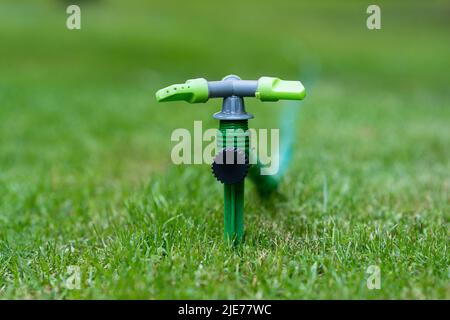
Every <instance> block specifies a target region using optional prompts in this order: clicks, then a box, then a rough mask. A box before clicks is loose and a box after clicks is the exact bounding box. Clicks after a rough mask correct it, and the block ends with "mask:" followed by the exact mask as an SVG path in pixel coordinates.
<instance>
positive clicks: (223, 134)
mask: <svg viewBox="0 0 450 320" xmlns="http://www.w3.org/2000/svg"><path fill="white" fill-rule="evenodd" d="M305 95H306V92H305V88H304V87H303V85H302V84H301V82H300V81H284V80H280V79H278V78H272V77H261V78H259V80H241V79H240V78H239V77H238V76H235V75H229V76H226V77H225V78H224V79H223V80H221V81H207V80H206V79H203V78H198V79H191V80H188V81H186V82H185V83H183V84H174V85H171V86H169V87H166V88H163V89H161V90H159V91H158V92H156V100H158V102H165V101H187V102H189V103H201V102H206V101H208V99H210V98H223V103H222V110H221V111H220V112H217V113H215V114H214V118H216V119H218V120H220V126H219V132H218V137H217V144H218V147H219V149H220V151H219V152H218V154H217V155H216V157H215V159H214V162H213V163H212V165H211V167H212V173H213V175H214V176H215V177H216V178H217V180H218V181H220V182H221V183H223V184H224V231H225V238H226V239H227V240H229V241H232V242H233V243H234V244H238V243H240V242H241V241H242V240H243V237H244V179H245V177H246V176H247V174H249V175H250V178H252V180H253V181H254V182H255V183H256V184H257V185H256V186H257V188H258V190H259V191H260V193H265V194H267V193H270V192H272V191H273V190H275V189H276V187H277V185H278V180H277V179H274V178H273V177H272V176H269V175H260V173H259V172H260V170H258V168H259V166H260V165H259V164H256V165H254V166H252V167H250V164H249V161H248V160H249V145H250V141H249V134H248V119H251V118H253V115H251V114H249V113H247V112H246V111H245V106H244V99H243V98H244V97H254V98H257V99H259V100H261V101H278V100H302V99H304V98H305ZM230 131H231V133H230ZM230 158H231V159H236V161H234V160H233V162H231V163H229V162H228V159H230ZM225 159H227V160H226V161H224V160H225ZM250 169H252V170H250Z"/></svg>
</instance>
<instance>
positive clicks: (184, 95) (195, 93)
mask: <svg viewBox="0 0 450 320" xmlns="http://www.w3.org/2000/svg"><path fill="white" fill-rule="evenodd" d="M156 100H157V101H158V102H165V101H187V102H189V103H197V102H206V101H208V82H207V81H206V79H203V78H198V79H191V80H188V81H186V83H183V84H173V85H171V86H169V87H166V88H163V89H161V90H158V92H156Z"/></svg>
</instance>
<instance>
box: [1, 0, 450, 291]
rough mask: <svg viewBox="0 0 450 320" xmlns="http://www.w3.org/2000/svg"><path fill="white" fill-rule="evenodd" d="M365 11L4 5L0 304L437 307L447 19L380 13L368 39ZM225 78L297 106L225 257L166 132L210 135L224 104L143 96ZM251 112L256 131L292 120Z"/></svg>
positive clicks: (203, 197)
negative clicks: (287, 85) (277, 91)
mask: <svg viewBox="0 0 450 320" xmlns="http://www.w3.org/2000/svg"><path fill="white" fill-rule="evenodd" d="M69 3H75V4H79V5H80V7H81V11H82V12H81V19H82V22H81V23H82V29H81V30H67V28H66V19H67V17H68V15H67V14H66V7H67V5H68V4H69ZM369 4H372V2H370V3H369V2H365V1H345V2H342V1H314V2H304V1H159V0H152V1H137V0H132V1H114V0H97V1H82V2H80V1H72V2H68V1H56V0H54V1H10V0H3V1H1V3H0V123H1V124H0V297H1V298H151V299H158V298H296V299H303V298H375V299H376V298H445V297H446V298H448V297H449V290H450V289H449V285H448V276H449V269H448V266H449V254H448V251H447V247H448V239H449V238H448V236H449V229H448V226H449V225H448V223H449V209H450V201H449V200H450V199H449V194H450V192H449V187H450V161H449V159H450V108H449V107H450V106H449V101H450V99H449V98H450V92H449V89H448V86H449V81H450V76H449V70H450V59H449V57H450V41H449V31H450V30H449V28H450V6H449V4H448V2H447V1H395V2H392V1H377V3H376V4H378V5H379V6H380V7H381V18H382V29H381V30H374V31H371V30H368V29H367V28H366V19H367V17H368V15H367V14H366V8H367V6H368V5H369ZM230 73H234V74H238V75H240V76H241V77H242V78H245V79H257V78H259V77H260V76H262V75H268V76H276V77H280V78H282V79H299V80H304V81H305V83H306V84H307V90H308V96H307V99H306V100H305V102H304V103H303V104H302V105H301V107H300V106H299V109H298V111H296V113H295V115H296V117H295V118H294V119H293V120H295V123H296V131H295V146H294V149H293V161H292V165H291V167H290V169H289V171H288V172H287V174H286V177H285V179H284V181H283V183H282V185H281V189H280V194H279V195H277V196H276V197H274V198H271V199H268V200H267V199H266V201H262V200H261V199H259V198H258V196H257V194H256V193H255V190H254V189H253V187H252V186H251V184H248V186H249V187H248V188H247V190H246V193H247V194H246V197H247V198H246V201H247V202H246V226H247V240H246V244H245V245H244V246H243V247H242V248H240V249H239V250H230V249H229V248H227V247H225V246H223V243H222V220H221V219H222V191H221V186H220V185H219V184H218V183H216V182H215V180H214V179H213V177H212V176H211V175H210V171H209V170H208V167H207V166H205V165H199V166H182V167H177V166H174V165H173V164H172V163H171V161H170V150H171V148H172V146H173V143H171V141H170V135H171V132H172V131H173V130H174V129H176V128H181V127H184V128H187V129H190V130H192V128H193V121H194V120H202V121H203V125H204V128H208V127H216V126H217V123H216V121H215V120H214V119H212V117H211V116H212V114H213V113H214V112H216V111H217V110H218V109H219V106H220V102H219V101H210V102H208V103H206V104H198V105H189V104H185V103H181V102H180V103H171V104H157V103H156V102H155V99H154V93H155V91H156V90H158V89H160V88H161V87H164V86H167V85H169V84H172V83H180V82H184V81H185V80H187V79H190V78H196V77H205V78H207V79H211V80H213V79H221V78H222V77H223V76H225V75H227V74H230ZM308 85H309V86H308ZM246 105H247V109H248V111H249V112H251V113H253V114H254V115H255V119H254V120H251V122H250V125H251V126H252V127H255V128H277V127H279V126H280V120H279V117H280V115H281V114H282V111H283V110H284V109H285V108H287V107H288V106H286V105H284V104H283V103H266V104H263V103H259V102H257V101H252V100H250V99H249V100H248V101H247V103H246ZM281 135H282V137H283V133H281ZM72 265H75V266H79V267H80V270H81V288H80V289H79V290H69V289H68V288H67V286H66V285H65V280H66V278H67V276H68V275H67V267H68V266H72ZM369 265H379V266H380V268H381V270H382V288H381V289H380V290H368V289H367V287H366V278H367V274H366V272H365V271H366V268H367V267H368V266H369Z"/></svg>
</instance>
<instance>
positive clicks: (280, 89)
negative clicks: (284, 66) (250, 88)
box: [255, 77, 306, 101]
mask: <svg viewBox="0 0 450 320" xmlns="http://www.w3.org/2000/svg"><path fill="white" fill-rule="evenodd" d="M305 96H306V91H305V88H304V87H303V85H302V83H301V82H300V81H285V80H280V79H278V78H272V77H261V78H260V79H259V80H258V88H257V89H256V93H255V97H256V98H258V99H259V100H261V101H278V100H302V99H304V98H305Z"/></svg>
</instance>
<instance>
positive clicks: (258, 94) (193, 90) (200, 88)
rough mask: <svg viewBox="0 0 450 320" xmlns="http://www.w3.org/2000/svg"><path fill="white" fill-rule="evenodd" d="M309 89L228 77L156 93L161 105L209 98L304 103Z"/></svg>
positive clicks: (266, 79)
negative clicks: (238, 98) (295, 101)
mask: <svg viewBox="0 0 450 320" xmlns="http://www.w3.org/2000/svg"><path fill="white" fill-rule="evenodd" d="M305 95H306V92H305V88H304V87H303V85H302V84H301V82H300V81H285V80H280V79H278V78H273V77H261V78H259V80H241V79H239V77H237V76H228V77H226V78H224V80H222V81H207V80H206V79H203V78H197V79H191V80H187V81H186V82H185V83H184V84H174V85H171V86H169V87H166V88H163V89H161V90H159V91H158V92H156V99H157V100H158V101H159V102H165V101H187V102H189V103H200V102H206V101H208V99H209V98H227V97H231V96H236V97H255V98H257V99H259V100H261V101H278V100H302V99H304V98H305Z"/></svg>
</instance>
